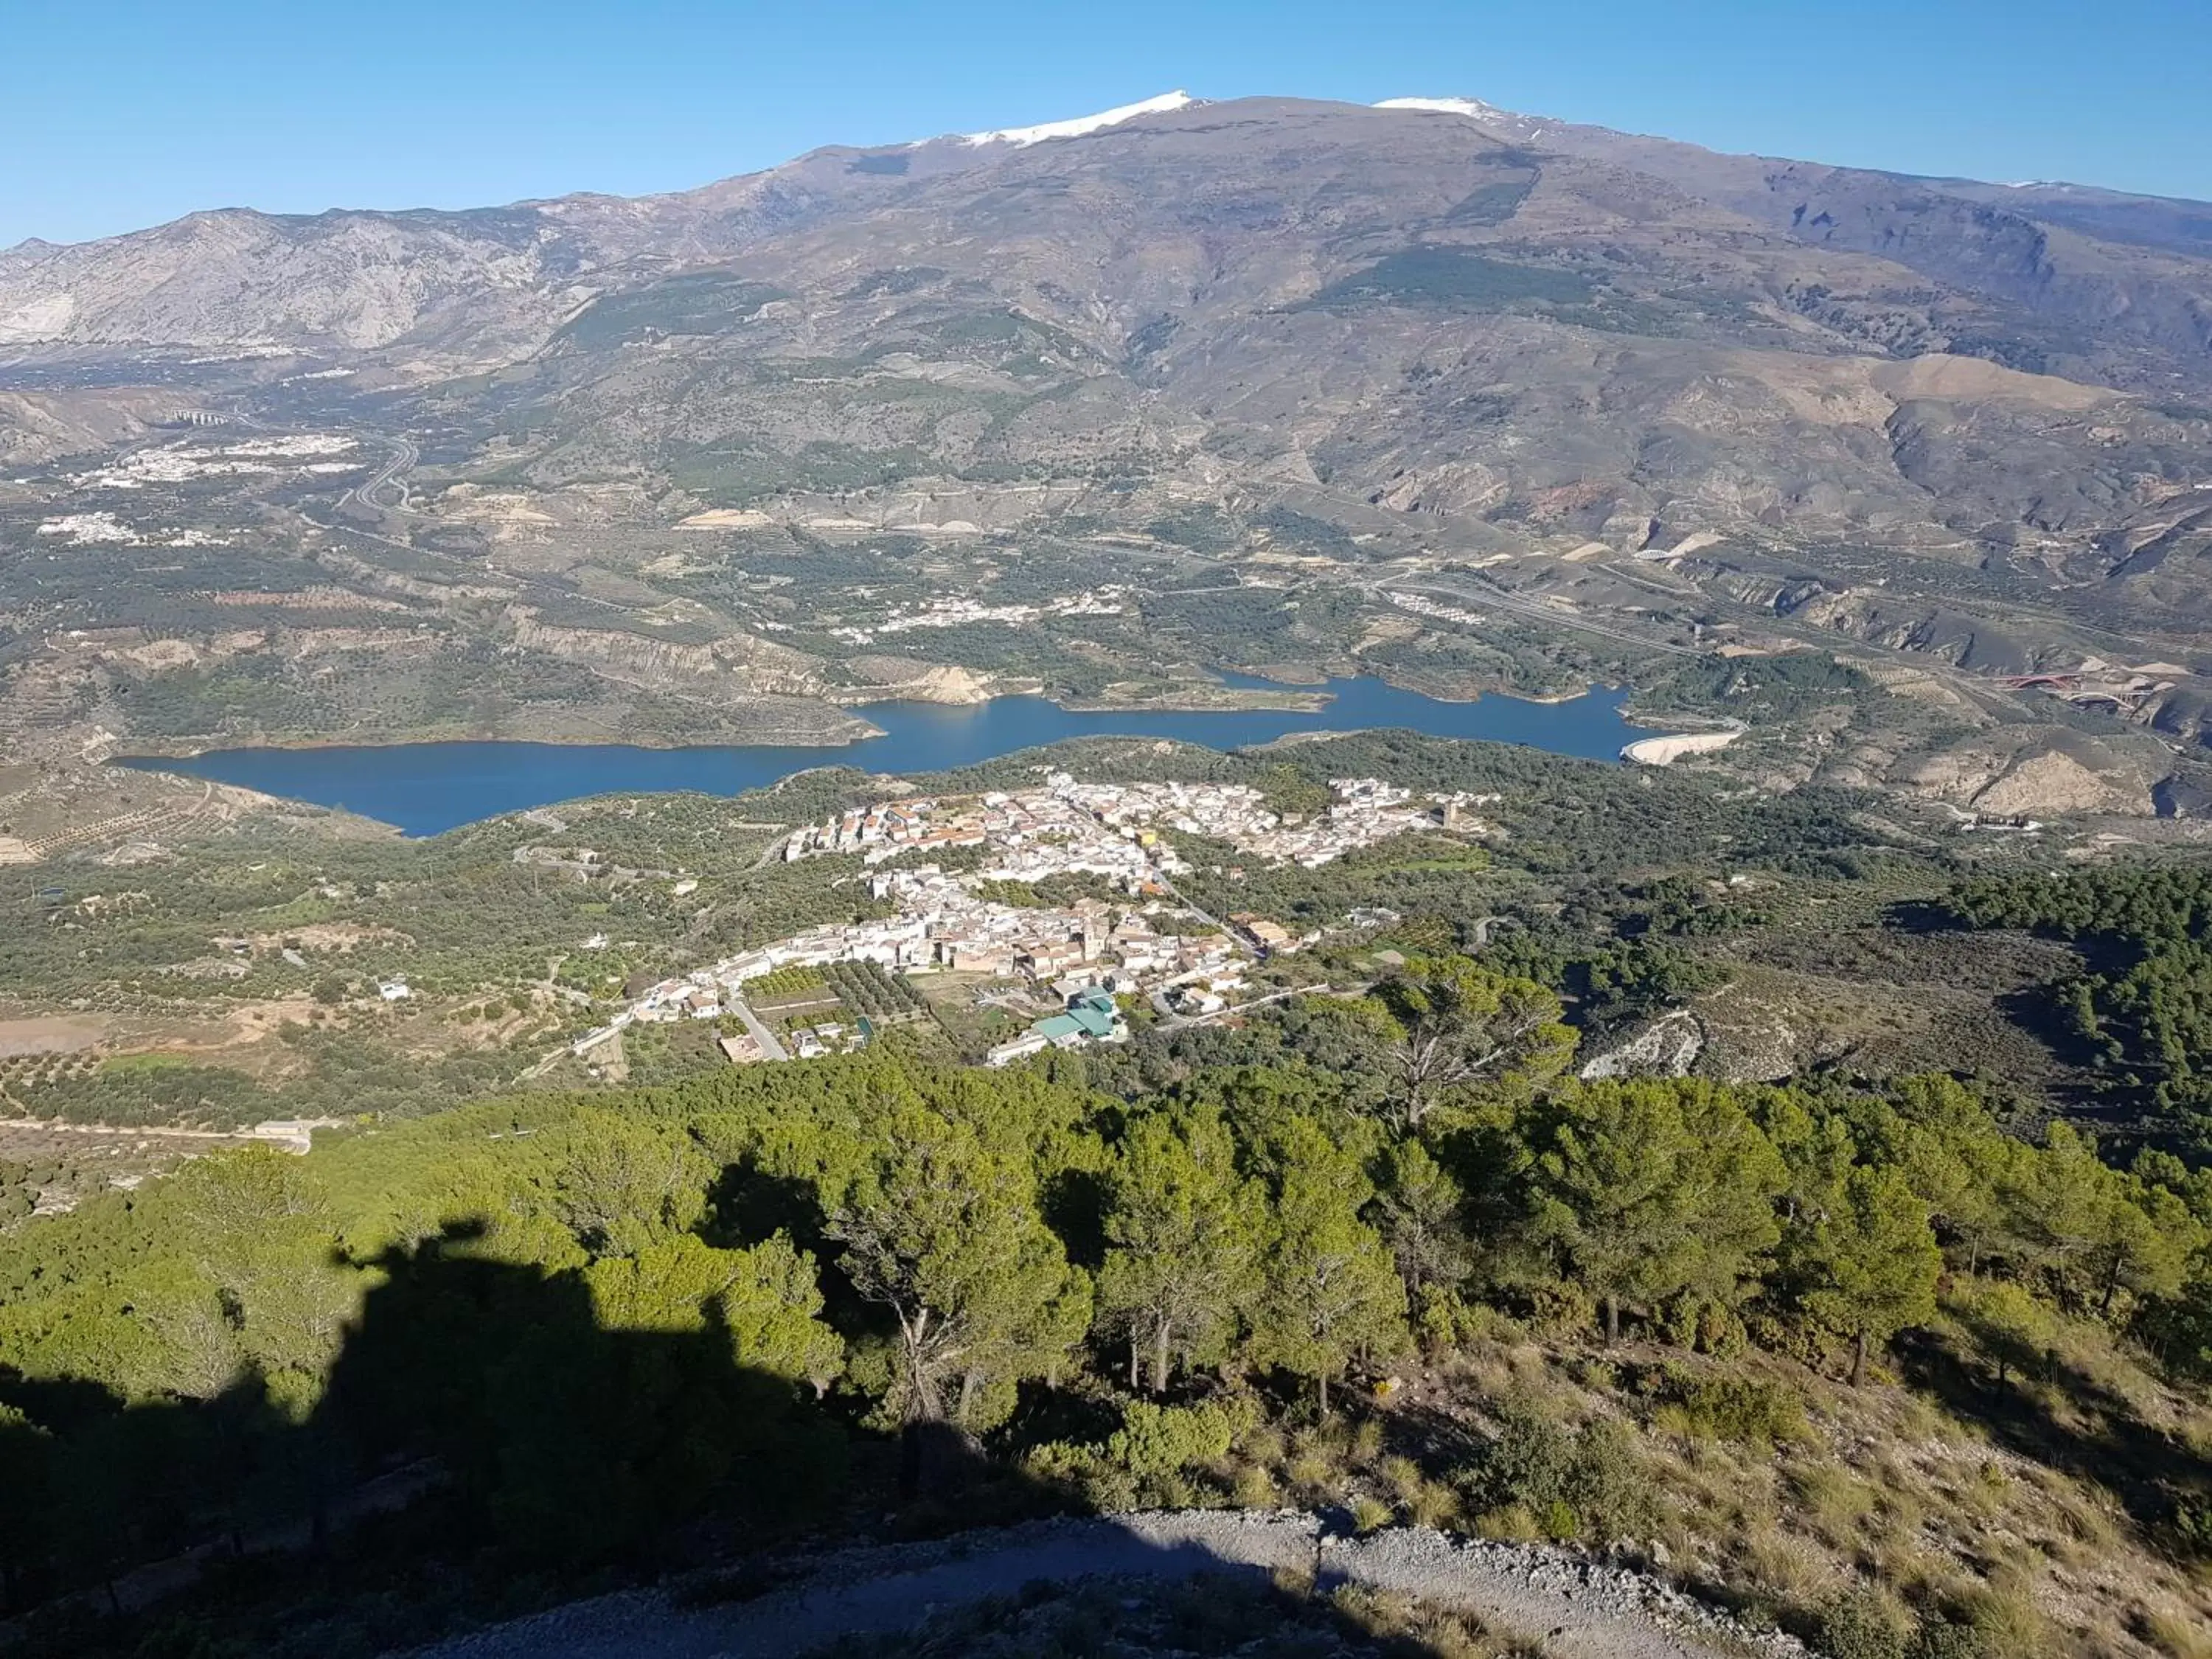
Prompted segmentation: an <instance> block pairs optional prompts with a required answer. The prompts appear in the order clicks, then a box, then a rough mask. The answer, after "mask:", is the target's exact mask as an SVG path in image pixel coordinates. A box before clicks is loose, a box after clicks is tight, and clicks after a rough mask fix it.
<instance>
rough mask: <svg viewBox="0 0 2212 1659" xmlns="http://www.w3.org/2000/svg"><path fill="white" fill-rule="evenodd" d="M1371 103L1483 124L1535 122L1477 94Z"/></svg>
mask: <svg viewBox="0 0 2212 1659" xmlns="http://www.w3.org/2000/svg"><path fill="white" fill-rule="evenodd" d="M1375 107H1376V108H1377V109H1403V110H1412V111H1413V112H1416V113H1418V114H1427V115H1463V116H1465V117H1466V118H1468V120H1470V121H1480V122H1481V123H1482V124H1483V125H1485V126H1492V127H1506V128H1511V129H1519V128H1524V127H1525V128H1528V129H1529V130H1531V131H1534V128H1535V125H1536V124H1535V123H1534V122H1532V121H1530V120H1529V119H1528V117H1527V116H1525V115H1516V114H1515V113H1514V112H1512V111H1511V110H1510V109H1500V108H1498V106H1496V105H1495V104H1486V103H1484V102H1483V101H1482V100H1480V99H1479V98H1385V99H1384V100H1383V101H1382V102H1381V103H1379V104H1377V105H1376V106H1375Z"/></svg>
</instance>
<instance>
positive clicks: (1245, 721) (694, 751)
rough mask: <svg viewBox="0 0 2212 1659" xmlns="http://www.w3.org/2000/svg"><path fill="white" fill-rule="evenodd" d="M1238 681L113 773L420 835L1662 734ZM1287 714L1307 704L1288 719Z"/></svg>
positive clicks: (1593, 749) (1612, 741) (1605, 697)
mask: <svg viewBox="0 0 2212 1659" xmlns="http://www.w3.org/2000/svg"><path fill="white" fill-rule="evenodd" d="M1237 678H1239V679H1243V680H1244V682H1245V683H1243V684H1237V683H1235V682H1234V681H1232V682H1231V684H1228V685H1226V686H1225V687H1224V688H1223V690H1224V691H1225V693H1227V694H1228V699H1234V705H1233V706H1228V707H1224V706H1221V704H1219V703H1215V704H1213V705H1211V706H1207V707H1204V708H1194V709H1175V708H1162V707H1158V706H1141V705H1140V706H1121V705H1117V706H1114V707H1111V708H1090V709H1085V708H1070V707H1067V706H1066V705H1062V704H1060V703H1056V702H1052V701H1050V700H1048V699H1046V698H1042V697H1038V696H1019V695H1015V696H1001V697H996V698H993V699H991V700H990V701H988V702H983V703H980V704H946V703H939V702H910V701H900V700H897V699H890V700H886V701H884V702H878V703H872V704H868V705H864V706H865V707H866V708H867V709H868V711H869V714H870V717H871V718H870V720H869V722H868V723H869V725H870V726H871V727H872V734H870V735H859V734H854V735H844V734H841V735H839V736H838V737H837V738H835V739H834V740H827V741H823V740H812V741H802V742H799V743H775V742H753V743H745V744H649V743H647V744H640V743H626V742H615V743H598V744H592V743H563V742H539V741H533V740H527V739H524V740H505V739H493V740H484V739H467V738H464V739H458V740H433V741H430V742H427V743H392V744H356V743H338V742H332V741H328V740H325V741H322V742H319V743H315V744H300V745H292V744H259V745H249V746H241V747H235V748H227V749H208V750H200V751H199V752H198V753H197V754H194V755H189V756H169V755H140V754H131V755H128V756H125V755H118V756H116V757H114V759H113V760H112V764H116V765H118V766H124V767H129V768H131V769H136V770H142V771H165V772H172V773H175V774H177V775H183V776H186V777H197V778H204V779H211V780H213V781H216V782H219V783H224V784H230V785H234V786H237V787H243V788H246V789H252V790H254V791H256V792H258V793H262V794H264V795H270V796H274V797H276V798H278V799H290V800H302V801H307V802H310V803H312V804H313V805H319V806H324V807H337V808H342V809H343V810H345V811H350V812H353V813H356V814H357V815H359V816H361V817H367V818H370V819H374V820H376V821H378V822H380V823H388V824H392V825H395V826H396V827H398V829H400V830H401V831H402V832H403V833H404V834H407V835H410V836H421V835H436V834H440V833H442V832H443V831H445V830H447V829H455V828H458V827H459V826H460V825H463V824H465V823H477V822H481V821H483V820H484V819H487V818H493V817H501V816H504V815H506V814H507V813H510V812H513V811H521V810H525V809H527V808H530V807H535V806H547V805H554V804H556V803H557V802H560V801H564V800H574V799H582V798H584V797H587V796H592V795H603V794H610V793H637V794H653V793H668V792H673V791H690V792H694V793H708V794H714V795H720V796H732V795H738V794H743V793H750V792H751V791H753V790H757V789H761V788H766V787H774V786H775V785H777V784H780V783H781V782H783V781H785V780H786V779H787V778H789V777H791V776H793V775H797V774H799V773H802V772H805V771H811V770H815V769H820V768H823V767H825V766H826V767H845V768H850V769H853V770H854V771H857V772H862V773H873V774H877V775H917V774H921V773H932V772H945V771H954V770H957V769H961V768H963V767H968V766H974V765H977V764H981V763H987V762H990V761H994V760H998V759H1000V758H1002V757H1006V756H1007V755H1011V754H1016V753H1020V752H1024V751H1026V750H1037V749H1045V748H1048V747H1050V746H1051V745H1053V744H1057V743H1061V742H1065V741H1068V740H1071V739H1078V738H1136V739H1139V740H1143V739H1146V738H1151V739H1170V740H1173V741H1176V742H1180V743H1188V744H1196V745H1198V746H1200V747H1203V748H1208V749H1213V750H1222V751H1229V750H1249V749H1256V748H1260V747H1262V746H1264V745H1266V744H1271V743H1273V742H1276V741H1279V740H1280V739H1282V738H1286V737H1291V736H1301V737H1308V738H1319V737H1339V736H1346V735H1349V734H1352V733H1354V732H1373V731H1381V730H1392V729H1395V730H1405V731H1411V732H1420V733H1424V734H1425V735H1428V736H1431V737H1436V738H1455V739H1467V740H1475V741H1490V742H1503V743H1517V744H1523V745H1525V746H1528V747H1533V748H1537V749H1542V750H1548V751H1550V752H1552V753H1555V754H1561V755H1569V756H1573V757H1579V758H1582V759H1586V760H1595V761H1603V762H1606V763H1618V762H1619V758H1620V750H1621V749H1622V748H1623V747H1624V746H1625V745H1626V744H1628V743H1630V742H1632V741H1633V740H1635V739H1636V738H1639V737H1642V736H1644V735H1647V734H1646V733H1645V732H1643V731H1641V730H1639V729H1638V728H1637V727H1635V726H1632V725H1631V724H1630V723H1629V722H1628V720H1626V718H1625V717H1624V716H1623V715H1622V714H1621V712H1620V710H1621V705H1622V704H1624V703H1625V702H1626V701H1627V698H1628V696H1629V693H1628V692H1627V691H1626V690H1616V689H1612V688H1607V689H1604V690H1590V691H1586V692H1584V693H1583V694H1582V696H1579V697H1577V698H1574V699H1571V700H1569V701H1566V702H1532V701H1529V700H1526V699H1522V698H1515V697H1510V696H1487V697H1478V698H1476V699H1474V700H1473V701H1470V702H1446V701H1444V700H1442V699H1438V698H1434V697H1430V696H1425V695H1423V694H1421V693H1419V692H1414V691H1410V690H1404V689H1401V688H1398V687H1394V686H1391V685H1389V684H1387V683H1385V682H1383V681H1382V680H1380V679H1377V678H1372V677H1359V678H1350V679H1336V680H1330V681H1328V682H1326V683H1325V684H1323V685H1322V686H1321V687H1319V688H1316V690H1314V691H1312V692H1306V691H1304V689H1303V688H1299V689H1297V690H1291V693H1290V696H1287V697H1286V696H1285V695H1284V693H1285V690H1289V689H1288V688H1284V687H1281V686H1279V685H1275V684H1268V683H1265V682H1260V683H1256V684H1255V683H1254V682H1253V681H1251V680H1250V679H1249V678H1248V677H1237ZM1240 694H1241V695H1240ZM1228 699H1225V701H1227V700H1228ZM1255 702H1258V705H1259V706H1254V703H1255ZM1285 702H1291V703H1298V704H1304V705H1305V706H1304V707H1284V706H1282V705H1283V704H1284V703H1285Z"/></svg>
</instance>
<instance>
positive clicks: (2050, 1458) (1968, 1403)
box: [1893, 1333, 2208, 1531]
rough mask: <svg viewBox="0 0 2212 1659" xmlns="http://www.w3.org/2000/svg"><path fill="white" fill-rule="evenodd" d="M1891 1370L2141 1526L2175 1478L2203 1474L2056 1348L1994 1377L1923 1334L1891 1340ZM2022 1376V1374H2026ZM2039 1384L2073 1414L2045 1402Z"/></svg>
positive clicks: (2168, 1503)
mask: <svg viewBox="0 0 2212 1659" xmlns="http://www.w3.org/2000/svg"><path fill="white" fill-rule="evenodd" d="M1893 1352H1894V1353H1895V1356H1896V1358H1897V1362H1898V1368H1899V1376H1900V1377H1901V1378H1902V1380H1903V1381H1905V1383H1908V1384H1909V1385H1910V1386H1911V1387H1912V1388H1914V1389H1917V1390H1919V1391H1921V1392H1923V1393H1924V1394H1927V1395H1929V1396H1931V1397H1932V1398H1934V1399H1936V1400H1937V1401H1940V1402H1941V1403H1942V1406H1943V1407H1944V1408H1945V1409H1946V1410H1947V1411H1948V1412H1950V1413H1952V1414H1953V1415H1954V1416H1955V1417H1957V1418H1960V1419H1962V1420H1964V1421H1967V1422H1971V1423H1976V1424H1979V1425H1981V1426H1982V1427H1983V1428H1984V1429H1985V1430H1987V1431H1988V1432H1989V1434H1990V1437H1991V1438H1992V1439H1993V1440H1995V1441H1996V1443H1997V1444H1998V1445H2000V1446H2002V1447H2003V1448H2004V1449H2006V1450H2008V1451H2010V1452H2014V1453H2016V1454H2018V1455H2021V1456H2022V1457H2026V1458H2028V1459H2031V1460H2033V1461H2034V1462H2039V1463H2043V1464H2046V1465H2048V1466H2049V1467H2051V1468H2056V1469H2058V1470H2061V1471H2063V1473H2065V1474H2069V1475H2071V1476H2073V1477H2074V1478H2075V1479H2076V1480H2081V1481H2082V1482H2084V1483H2085V1484H2087V1485H2088V1486H2093V1487H2095V1488H2098V1489H2100V1490H2101V1491H2103V1492H2107V1493H2109V1494H2110V1495H2111V1496H2112V1498H2113V1500H2114V1501H2115V1502H2117V1503H2118V1504H2119V1505H2120V1507H2121V1509H2122V1510H2124V1511H2125V1512H2126V1514H2127V1516H2128V1518H2129V1519H2130V1521H2131V1522H2134V1523H2135V1524H2136V1526H2137V1527H2139V1528H2142V1529H2144V1530H2145V1531H2149V1530H2151V1529H2153V1528H2156V1527H2158V1526H2160V1524H2162V1523H2163V1522H2166V1520H2167V1519H2168V1518H2169V1517H2170V1516H2171V1515H2172V1508H2173V1503H2174V1498H2175V1493H2176V1490H2177V1488H2176V1486H2174V1484H2173V1483H2174V1482H2175V1481H2177V1480H2181V1481H2184V1482H2186V1481H2188V1480H2191V1479H2192V1478H2194V1479H2198V1480H2201V1479H2202V1478H2203V1476H2204V1475H2205V1474H2207V1472H2208V1471H2207V1469H2206V1466H2205V1462H2204V1460H2203V1458H2202V1457H2200V1456H2198V1455H2195V1454H2193V1453H2192V1452H2191V1450H2190V1449H2188V1448H2187V1447H2185V1446H2184V1445H2182V1444H2180V1443H2178V1442H2176V1441H2175V1440H2174V1439H2173V1438H2172V1437H2170V1436H2167V1435H2165V1434H2162V1433H2160V1431H2157V1430H2156V1429H2154V1428H2153V1427H2152V1426H2151V1425H2148V1424H2147V1423H2145V1422H2143V1421H2142V1419H2141V1417H2140V1416H2138V1415H2137V1414H2136V1412H2135V1409H2134V1407H2133V1406H2132V1405H2131V1404H2130V1401H2127V1400H2126V1399H2124V1398H2123V1397H2122V1396H2120V1395H2116V1394H2114V1393H2112V1391H2111V1390H2110V1389H2107V1388H2106V1386H2105V1385H2104V1384H2102V1383H2099V1382H2098V1381H2097V1380H2096V1379H2095V1378H2094V1377H2093V1376H2088V1375H2087V1374H2086V1373H2084V1372H2082V1371H2081V1370H2078V1369H2076V1368H2075V1367H2074V1366H2072V1365H2070V1364H2068V1363H2067V1362H2066V1361H2065V1360H2064V1359H2063V1358H2062V1357H2060V1356H2058V1355H2057V1354H2033V1353H2026V1352H2023V1353H2021V1354H2020V1355H2019V1356H2018V1357H2017V1361H2016V1364H2015V1367H2014V1368H2013V1370H2012V1372H2011V1374H2009V1375H2008V1376H2006V1377H2005V1378H2004V1379H2002V1380H2000V1378H1999V1377H1998V1376H1997V1374H1996V1372H1995V1371H1994V1370H1991V1369H1990V1368H1988V1367H1986V1366H1984V1365H1981V1364H1975V1363H1972V1362H1971V1361H1969V1360H1967V1359H1966V1358H1962V1357H1961V1356H1960V1354H1959V1353H1958V1352H1956V1351H1955V1350H1954V1348H1953V1347H1951V1346H1949V1345H1948V1344H1946V1343H1945V1342H1943V1341H1942V1340H1940V1339H1938V1338H1937V1337H1936V1336H1935V1335H1933V1334H1928V1333H1917V1334H1905V1335H1904V1336H1901V1337H1899V1339H1898V1340H1897V1342H1896V1344H1895V1346H1894V1349H1893ZM2024 1379H2026V1380H2024ZM2027 1381H2032V1382H2034V1383H2040V1384H2045V1385H2047V1386H2048V1388H2049V1389H2055V1390H2056V1391H2057V1393H2058V1394H2059V1395H2063V1397H2064V1398H2065V1399H2066V1400H2067V1401H2069V1402H2070V1404H2071V1406H2072V1407H2073V1412H2074V1413H2075V1414H2078V1418H2079V1419H2080V1420H2078V1421H2069V1420H2066V1419H2064V1418H2062V1417H2061V1416H2060V1415H2059V1414H2058V1413H2057V1412H2056V1411H2054V1410H2053V1408H2052V1404H2051V1400H2050V1399H2049V1397H2048V1396H2047V1395H2046V1394H2045V1390H2044V1389H2041V1388H2037V1387H2030V1386H2027Z"/></svg>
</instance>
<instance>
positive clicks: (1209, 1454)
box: [1106, 1400, 1236, 1480]
mask: <svg viewBox="0 0 2212 1659" xmlns="http://www.w3.org/2000/svg"><path fill="white" fill-rule="evenodd" d="M1235 1442H1236V1425H1234V1424H1233V1423H1232V1422H1231V1420H1230V1416H1229V1413H1226V1412H1225V1411H1223V1410H1222V1409H1221V1408H1220V1407H1218V1406H1155V1405H1153V1404H1152V1402H1151V1401H1144V1400H1137V1401H1131V1402H1130V1403H1129V1405H1128V1407H1127V1408H1126V1409H1125V1410H1124V1411H1123V1412H1122V1413H1121V1427H1120V1428H1118V1429H1116V1430H1115V1431H1114V1433H1113V1435H1112V1436H1111V1437H1109V1439H1108V1440H1107V1442H1106V1455H1107V1456H1108V1457H1109V1459H1111V1460H1112V1461H1113V1462H1115V1463H1117V1464H1119V1465H1120V1466H1121V1468H1124V1469H1127V1471H1128V1472H1129V1474H1131V1475H1133V1477H1135V1478H1136V1479H1137V1480H1147V1479H1150V1478H1152V1477H1155V1476H1158V1475H1164V1474H1179V1473H1181V1472H1182V1470H1184V1469H1187V1468H1192V1467H1193V1466H1194V1465H1196V1466H1205V1465H1212V1464H1215V1463H1218V1462H1221V1461H1222V1460H1223V1459H1224V1458H1225V1457H1227V1456H1228V1455H1229V1449H1230V1447H1231V1445H1233V1444H1234V1443H1235Z"/></svg>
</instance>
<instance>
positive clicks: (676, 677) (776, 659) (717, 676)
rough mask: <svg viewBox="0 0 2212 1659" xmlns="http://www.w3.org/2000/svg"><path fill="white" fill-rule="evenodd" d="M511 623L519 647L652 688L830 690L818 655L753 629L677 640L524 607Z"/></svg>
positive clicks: (739, 693)
mask: <svg viewBox="0 0 2212 1659" xmlns="http://www.w3.org/2000/svg"><path fill="white" fill-rule="evenodd" d="M509 620H510V621H511V623H512V624H513V637H514V642H515V643H516V644H517V645H520V646H521V647H525V648H526V649H527V650H532V651H542V652H544V653H545V654H546V655H548V656H550V657H558V658H561V659H562V660H564V661H567V662H574V663H580V664H582V665H584V666H585V667H586V668H589V669H591V670H592V671H593V672H595V673H599V674H604V675H605V676H607V677H608V678H611V679H618V680H621V681H623V683H625V684H630V685H638V686H643V687H644V688H646V689H647V690H653V691H663V692H669V693H672V694H674V695H677V696H690V697H702V696H707V697H747V696H787V697H805V696H816V695H817V694H818V693H820V691H821V690H822V689H823V685H822V676H821V672H820V669H821V665H820V663H819V662H818V661H817V659H814V658H812V657H810V656H808V655H807V654H806V653H805V652H803V651H793V650H792V649H790V648H789V647H786V646H781V645H773V644H770V643H769V641H765V640H759V639H755V638H754V637H753V636H752V635H750V634H731V635H725V636H724V637H723V638H721V639H719V640H716V641H714V642H713V643H712V644H711V645H674V644H671V643H669V642H667V641H662V640H654V639H648V638H647V637H646V636H645V635H641V634H633V633H628V632H624V631H622V630H618V629H611V628H609V629H591V628H565V627H557V626H554V625H551V624H549V623H541V622H539V621H538V620H537V619H536V616H535V613H533V612H532V611H526V610H524V609H522V608H520V607H517V608H515V609H514V610H513V611H510V612H509Z"/></svg>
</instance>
